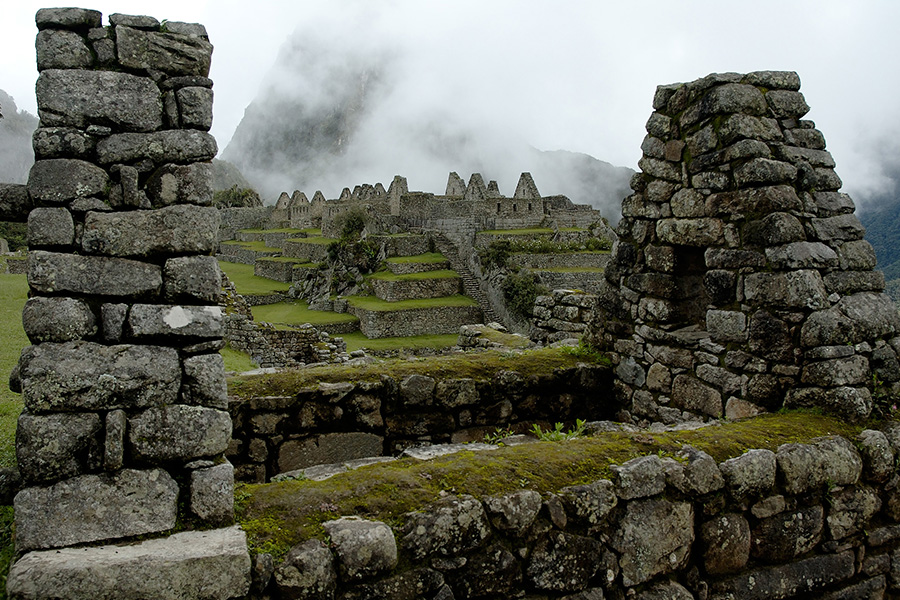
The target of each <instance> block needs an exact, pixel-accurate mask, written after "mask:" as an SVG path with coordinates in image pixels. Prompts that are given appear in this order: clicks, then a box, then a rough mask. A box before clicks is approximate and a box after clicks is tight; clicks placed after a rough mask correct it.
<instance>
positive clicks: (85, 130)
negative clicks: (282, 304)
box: [9, 8, 250, 599]
mask: <svg viewBox="0 0 900 600" xmlns="http://www.w3.org/2000/svg"><path fill="white" fill-rule="evenodd" d="M36 22H37V25H38V29H39V30H40V31H39V33H38V36H37V66H38V70H39V72H40V76H39V78H38V82H37V103H38V110H39V114H40V127H39V129H38V130H37V131H36V133H35V135H34V150H35V155H36V162H35V164H34V167H33V168H32V170H31V173H30V176H29V180H28V184H27V193H28V196H29V198H30V200H31V201H32V202H33V204H34V208H33V209H32V210H31V212H30V214H29V215H28V239H29V257H28V282H29V286H30V289H31V298H30V299H29V301H28V303H27V304H26V306H25V309H24V315H23V322H24V327H25V332H26V333H27V335H28V337H29V339H30V340H31V342H32V343H33V344H34V345H33V346H29V347H28V348H26V349H25V350H24V351H23V353H22V356H21V359H20V361H19V365H18V367H17V369H16V372H15V373H14V377H13V384H14V385H15V386H17V387H18V388H20V389H21V392H22V395H23V399H24V404H25V410H24V411H23V413H22V415H21V417H20V418H19V422H18V430H17V436H16V453H17V457H18V464H19V469H20V471H21V475H22V479H23V482H24V485H25V487H24V489H22V491H20V492H19V493H18V495H17V496H16V498H15V520H16V551H17V553H18V554H19V555H20V558H19V559H18V561H17V562H16V563H15V564H14V565H13V567H12V570H11V572H10V576H9V592H10V596H11V597H13V598H20V597H27V598H43V597H49V596H50V595H52V596H53V597H66V598H98V597H104V598H108V597H156V598H171V597H174V596H172V588H173V587H175V589H178V588H180V589H181V590H183V591H184V590H188V589H194V590H203V591H202V592H198V594H199V595H200V596H202V597H205V598H223V599H224V598H232V597H236V596H240V595H242V594H245V593H246V592H247V589H248V586H249V568H250V559H249V556H248V553H247V549H246V541H245V539H244V534H243V532H241V531H239V530H238V529H236V528H233V527H225V528H221V529H215V530H207V531H202V532H199V531H198V532H194V531H184V532H183V533H179V534H178V535H176V536H171V537H168V538H166V537H157V538H156V539H151V540H148V541H144V542H142V543H140V544H137V545H132V546H129V547H127V548H118V547H111V546H92V547H90V548H79V549H67V547H71V546H79V545H84V544H95V543H98V542H101V543H102V542H115V541H123V540H130V539H133V538H134V537H135V536H144V537H155V536H165V535H166V534H167V533H169V532H171V531H172V530H173V529H174V528H175V527H176V525H180V528H182V529H188V530H190V529H192V528H193V525H199V526H202V527H204V528H208V527H209V526H210V525H217V526H223V525H224V526H227V525H228V524H230V523H231V521H232V520H233V468H232V466H231V465H230V464H229V463H228V461H227V460H225V457H224V453H225V450H226V448H227V445H228V441H229V439H230V437H231V428H232V427H231V419H230V417H229V415H228V412H227V411H226V410H225V409H226V408H227V397H226V388H225V378H224V365H223V362H222V358H221V356H220V355H219V354H218V351H219V349H220V348H221V347H222V333H223V324H222V312H221V310H220V308H219V307H218V306H217V300H218V296H219V289H220V286H221V281H220V275H219V269H218V265H217V263H216V259H215V257H214V256H212V254H213V253H214V252H215V250H216V245H217V242H218V236H217V231H218V212H217V211H216V209H214V208H212V207H211V206H209V205H210V203H211V198H212V194H211V190H210V185H209V182H210V170H209V169H210V164H209V162H208V161H210V160H211V159H212V158H213V156H215V154H216V143H215V140H214V139H213V138H212V137H211V136H210V135H209V134H208V133H207V131H208V129H209V127H210V124H211V119H212V99H213V96H212V89H211V88H212V81H211V80H209V79H208V78H207V75H208V72H209V64H210V59H211V55H212V45H211V44H210V43H209V41H208V39H207V35H206V30H205V28H204V27H203V26H202V25H197V24H190V23H176V22H163V24H160V22H158V21H157V20H156V19H154V18H151V17H142V16H129V15H119V14H114V15H111V16H110V26H108V27H102V26H101V15H100V13H99V12H97V11H92V10H84V9H75V8H70V9H43V10H40V11H38V13H37V17H36ZM179 593H181V592H179Z"/></svg>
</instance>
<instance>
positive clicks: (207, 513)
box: [190, 461, 234, 523]
mask: <svg viewBox="0 0 900 600" xmlns="http://www.w3.org/2000/svg"><path fill="white" fill-rule="evenodd" d="M190 507H191V512H192V513H194V514H195V515H197V516H198V517H200V518H201V519H203V520H204V521H207V522H209V523H229V522H231V521H233V520H234V467H233V466H231V463H229V462H227V461H226V462H225V463H223V464H221V465H216V466H214V467H209V468H206V469H195V470H193V471H191V497H190Z"/></svg>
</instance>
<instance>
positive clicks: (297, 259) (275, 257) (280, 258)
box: [256, 256, 322, 267]
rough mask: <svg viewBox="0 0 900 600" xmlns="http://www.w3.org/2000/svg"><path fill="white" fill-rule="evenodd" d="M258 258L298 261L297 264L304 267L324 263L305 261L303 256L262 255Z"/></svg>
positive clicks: (260, 259)
mask: <svg viewBox="0 0 900 600" xmlns="http://www.w3.org/2000/svg"><path fill="white" fill-rule="evenodd" d="M256 260H259V261H263V260H267V261H270V262H287V263H297V266H298V267H299V266H303V267H318V266H321V265H322V263H311V262H305V261H304V260H303V259H302V258H291V257H290V256H260V257H259V258H257V259H256Z"/></svg>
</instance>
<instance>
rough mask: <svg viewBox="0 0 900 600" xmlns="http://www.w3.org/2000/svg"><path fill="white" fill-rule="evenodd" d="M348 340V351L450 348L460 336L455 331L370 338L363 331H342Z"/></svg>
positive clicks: (343, 336) (342, 335)
mask: <svg viewBox="0 0 900 600" xmlns="http://www.w3.org/2000/svg"><path fill="white" fill-rule="evenodd" d="M340 337H341V338H343V340H344V341H345V342H347V352H353V351H354V350H372V351H373V352H383V351H386V350H420V349H423V348H435V349H440V348H449V347H450V346H455V345H456V342H457V340H458V339H459V336H458V335H457V334H455V333H449V334H445V335H414V336H409V337H388V338H376V339H369V338H367V337H366V336H364V335H363V334H362V332H359V331H355V332H353V333H342V334H341V335H340Z"/></svg>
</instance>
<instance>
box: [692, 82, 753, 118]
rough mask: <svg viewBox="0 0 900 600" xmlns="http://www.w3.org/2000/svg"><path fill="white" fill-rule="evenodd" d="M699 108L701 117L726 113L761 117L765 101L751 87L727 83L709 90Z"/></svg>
mask: <svg viewBox="0 0 900 600" xmlns="http://www.w3.org/2000/svg"><path fill="white" fill-rule="evenodd" d="M700 107H701V114H702V115H703V116H711V115H719V114H728V113H743V114H748V115H763V114H765V112H766V100H765V98H764V97H763V95H762V93H761V92H760V91H759V90H758V89H756V88H755V87H754V86H752V85H746V84H740V83H727V84H725V85H720V86H717V87H714V88H713V89H712V90H710V91H709V92H708V93H707V94H706V95H705V96H704V97H703V99H702V100H701V101H700Z"/></svg>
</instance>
